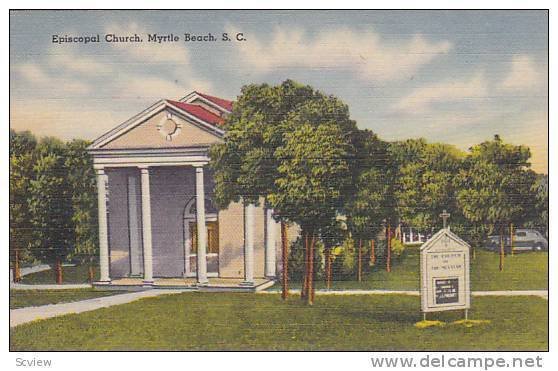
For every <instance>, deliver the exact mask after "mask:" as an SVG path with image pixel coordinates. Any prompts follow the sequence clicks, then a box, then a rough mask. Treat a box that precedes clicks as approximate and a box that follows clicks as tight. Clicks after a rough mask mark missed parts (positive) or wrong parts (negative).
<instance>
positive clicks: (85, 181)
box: [64, 139, 99, 281]
mask: <svg viewBox="0 0 558 371" xmlns="http://www.w3.org/2000/svg"><path fill="white" fill-rule="evenodd" d="M88 145H89V142H88V141H85V140H77V139H76V140H73V141H71V142H69V143H68V144H67V145H66V150H65V152H66V160H65V163H64V166H65V168H66V169H67V182H68V184H69V185H70V187H71V202H72V210H73V211H72V220H71V221H72V226H73V233H72V239H71V244H72V249H71V251H70V253H69V254H68V259H71V260H74V261H77V262H79V263H81V264H88V265H89V279H90V281H91V280H93V277H94V272H93V266H94V263H95V262H96V258H97V256H98V254H99V244H98V224H97V197H96V194H97V185H96V181H95V180H96V179H95V170H94V169H93V161H92V159H91V156H90V155H89V154H88V153H87V146H88Z"/></svg>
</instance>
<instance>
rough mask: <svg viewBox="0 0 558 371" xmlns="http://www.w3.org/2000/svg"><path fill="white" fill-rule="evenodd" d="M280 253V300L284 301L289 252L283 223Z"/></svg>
mask: <svg viewBox="0 0 558 371" xmlns="http://www.w3.org/2000/svg"><path fill="white" fill-rule="evenodd" d="M281 253H282V255H283V277H282V281H283V282H282V284H283V290H282V292H281V298H282V299H283V300H286V299H287V296H289V277H288V273H289V268H288V267H289V252H288V249H287V224H286V223H285V222H281Z"/></svg>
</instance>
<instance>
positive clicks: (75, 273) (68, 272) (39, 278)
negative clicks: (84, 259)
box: [21, 265, 99, 284]
mask: <svg viewBox="0 0 558 371" xmlns="http://www.w3.org/2000/svg"><path fill="white" fill-rule="evenodd" d="M98 271H99V270H98V269H96V270H95V273H96V277H95V279H99V277H98V275H99V272H98ZM62 279H63V283H89V266H87V265H76V266H72V267H62ZM21 283H25V284H53V283H56V275H55V274H54V270H47V271H42V272H37V273H31V274H28V275H26V276H23V277H22V278H21Z"/></svg>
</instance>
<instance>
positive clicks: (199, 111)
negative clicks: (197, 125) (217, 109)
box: [168, 100, 225, 126]
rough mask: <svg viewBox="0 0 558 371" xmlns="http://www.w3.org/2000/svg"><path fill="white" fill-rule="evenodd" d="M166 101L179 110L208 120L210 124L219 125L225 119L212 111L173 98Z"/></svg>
mask: <svg viewBox="0 0 558 371" xmlns="http://www.w3.org/2000/svg"><path fill="white" fill-rule="evenodd" d="M168 102H169V103H170V104H172V105H173V106H175V107H178V108H180V109H181V110H183V111H186V112H188V113H189V114H191V115H193V116H195V117H197V118H199V119H200V120H202V121H205V122H208V123H210V124H212V125H216V126H221V125H223V123H224V122H225V119H223V118H222V117H219V116H217V115H216V114H214V113H213V112H210V111H208V110H206V109H205V108H203V107H201V106H197V105H195V104H190V103H184V102H177V101H174V100H168Z"/></svg>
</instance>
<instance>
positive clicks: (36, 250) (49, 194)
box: [28, 138, 73, 283]
mask: <svg viewBox="0 0 558 371" xmlns="http://www.w3.org/2000/svg"><path fill="white" fill-rule="evenodd" d="M65 160H66V157H65V145H64V143H62V142H61V141H59V140H57V139H54V138H44V139H43V140H42V141H41V142H40V143H39V144H38V146H37V159H36V161H35V164H34V166H33V171H34V173H35V177H34V179H33V180H31V182H30V187H29V198H28V202H29V210H30V212H31V223H32V228H33V231H32V235H33V248H32V251H33V254H34V255H35V256H36V257H37V258H38V259H40V260H41V261H44V262H47V263H48V264H51V265H53V264H56V266H55V267H56V269H55V272H56V282H57V283H62V261H63V260H64V259H65V258H66V257H67V256H68V255H69V253H70V249H71V242H72V234H73V226H72V221H71V220H72V211H73V209H72V191H71V185H70V184H69V182H68V181H67V177H66V173H67V169H66V167H65Z"/></svg>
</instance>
